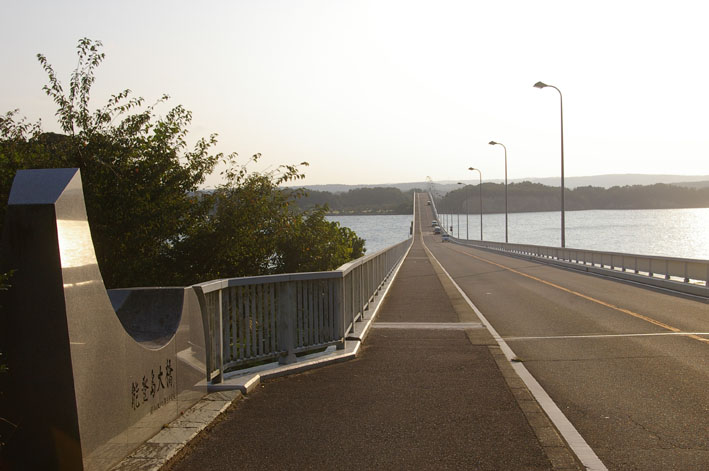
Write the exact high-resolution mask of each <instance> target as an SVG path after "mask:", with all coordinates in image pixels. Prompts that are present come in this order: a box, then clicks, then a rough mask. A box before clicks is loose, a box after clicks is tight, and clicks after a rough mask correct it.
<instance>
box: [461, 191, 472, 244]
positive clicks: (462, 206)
mask: <svg viewBox="0 0 709 471" xmlns="http://www.w3.org/2000/svg"><path fill="white" fill-rule="evenodd" d="M458 185H463V190H465V183H463V182H458ZM460 209H465V240H468V213H469V212H470V211H468V205H467V204H465V191H463V204H461V205H460ZM458 238H459V239H460V216H458Z"/></svg>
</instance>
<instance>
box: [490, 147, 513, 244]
mask: <svg viewBox="0 0 709 471" xmlns="http://www.w3.org/2000/svg"><path fill="white" fill-rule="evenodd" d="M488 144H490V145H491V146H502V148H503V149H505V243H508V242H509V237H508V232H507V147H505V145H504V144H502V143H501V142H495V141H490V142H488Z"/></svg>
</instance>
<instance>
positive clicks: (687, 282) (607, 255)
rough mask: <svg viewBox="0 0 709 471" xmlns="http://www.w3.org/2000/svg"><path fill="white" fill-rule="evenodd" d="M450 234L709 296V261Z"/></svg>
mask: <svg viewBox="0 0 709 471" xmlns="http://www.w3.org/2000/svg"><path fill="white" fill-rule="evenodd" d="M429 199H430V200H431V201H432V204H433V211H434V215H435V217H436V219H438V214H437V213H436V208H435V202H434V201H433V198H432V197H431V195H430V194H429ZM443 230H444V231H445V228H443ZM446 232H447V231H446ZM449 237H450V240H451V241H453V242H455V243H457V244H460V245H467V246H472V247H481V248H485V249H490V250H495V251H498V252H505V253H509V254H515V255H523V256H527V257H535V258H541V259H549V260H557V261H560V262H564V263H570V264H574V265H580V266H584V267H592V268H599V269H601V270H606V271H607V273H609V274H611V275H613V274H616V275H619V276H620V277H621V278H622V277H623V276H622V274H625V273H627V274H630V275H637V276H638V277H639V279H645V280H646V281H662V280H665V281H671V282H675V283H681V284H682V285H684V286H685V287H686V288H687V289H682V288H681V285H677V284H671V287H673V288H675V289H677V288H680V291H687V292H691V293H695V294H700V295H703V296H708V295H709V294H708V293H707V292H705V291H706V290H707V288H709V260H701V259H691V258H678V257H662V256H655V255H637V254H629V253H622V252H604V251H600V250H587V249H574V248H568V247H567V248H561V247H548V246H543V245H532V244H512V243H504V242H493V241H479V240H464V239H458V238H455V237H453V236H452V235H450V234H449ZM643 277H644V278H643ZM668 286H670V285H668Z"/></svg>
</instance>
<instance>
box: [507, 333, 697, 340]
mask: <svg viewBox="0 0 709 471" xmlns="http://www.w3.org/2000/svg"><path fill="white" fill-rule="evenodd" d="M667 335H679V336H685V337H686V336H690V335H709V332H655V333H651V334H595V335H550V336H547V337H503V338H504V339H505V340H506V341H508V342H513V341H515V340H556V339H562V340H563V339H604V338H614V337H660V336H667Z"/></svg>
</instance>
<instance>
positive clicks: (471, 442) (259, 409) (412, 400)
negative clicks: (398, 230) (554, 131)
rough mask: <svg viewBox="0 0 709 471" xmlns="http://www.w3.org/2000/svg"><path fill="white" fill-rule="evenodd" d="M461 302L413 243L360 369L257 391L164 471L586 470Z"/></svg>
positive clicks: (342, 368) (330, 371) (330, 370)
mask: <svg viewBox="0 0 709 471" xmlns="http://www.w3.org/2000/svg"><path fill="white" fill-rule="evenodd" d="M417 239H418V238H417ZM437 271H438V272H437ZM456 295H457V292H456V290H455V289H454V288H453V287H452V285H450V284H449V282H446V279H445V278H444V277H443V276H442V274H441V273H440V269H438V270H437V268H436V265H434V264H433V263H432V262H431V261H430V260H429V258H428V256H427V253H426V251H425V249H424V247H423V245H422V243H421V241H420V240H416V241H415V243H414V245H413V247H412V249H411V251H410V252H409V255H408V257H407V258H406V260H405V261H404V263H403V265H402V267H401V269H400V271H399V274H398V276H397V278H396V279H395V280H394V282H393V284H392V286H391V289H390V292H389V294H388V295H387V297H386V299H385V300H384V303H383V305H382V306H381V309H380V313H379V316H378V318H377V320H376V322H375V323H374V324H373V328H372V330H371V333H370V334H369V336H368V337H367V339H366V342H365V343H364V344H363V346H362V348H361V350H360V353H359V355H358V356H357V358H356V359H354V360H352V361H349V362H345V363H339V364H335V365H331V366H327V367H324V368H321V369H317V370H311V371H308V372H305V373H301V374H297V375H293V376H289V377H283V378H278V379H275V380H272V381H269V382H266V383H264V384H261V385H260V386H259V388H258V390H256V391H254V392H253V393H251V394H249V395H248V396H247V397H246V399H244V400H242V401H240V402H238V403H236V404H235V406H234V407H232V408H231V409H230V410H229V411H228V412H226V413H225V414H224V415H223V419H222V420H221V421H219V423H217V424H215V425H214V426H213V427H211V429H209V430H208V431H207V432H206V433H204V434H203V435H202V437H201V438H200V439H199V440H197V441H196V442H194V443H193V444H191V446H190V449H189V451H188V452H187V453H185V454H184V456H183V457H182V458H181V459H180V460H179V461H177V462H174V463H172V464H171V465H170V467H169V469H172V470H175V471H181V470H197V469H199V470H204V469H209V470H233V469H299V470H300V469H344V468H347V469H486V470H547V469H579V468H578V465H577V464H576V461H575V460H574V458H573V457H572V455H571V454H570V452H569V451H568V449H567V448H566V446H565V445H564V444H563V442H562V441H561V440H560V439H559V437H558V435H557V434H556V432H555V430H554V429H553V427H552V426H551V424H550V422H549V421H548V420H547V419H546V416H545V415H544V414H543V412H542V411H541V409H539V407H538V406H537V404H536V402H534V400H533V399H532V396H531V395H530V394H529V392H527V390H526V388H525V387H524V384H523V383H522V382H521V381H520V380H519V378H517V377H516V375H515V373H514V371H513V370H512V368H511V367H510V365H509V364H508V363H507V360H505V359H504V356H503V355H502V353H501V352H500V351H499V348H498V347H497V344H496V343H495V341H494V340H493V339H492V337H491V336H490V335H489V333H488V332H487V330H486V329H485V328H484V326H483V325H482V324H481V323H480V320H479V319H478V318H477V316H475V314H474V312H473V311H472V310H471V309H470V308H469V307H468V305H467V304H466V303H465V301H464V300H463V299H462V298H461V297H460V295H457V296H456ZM458 326H460V327H458Z"/></svg>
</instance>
